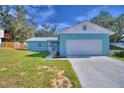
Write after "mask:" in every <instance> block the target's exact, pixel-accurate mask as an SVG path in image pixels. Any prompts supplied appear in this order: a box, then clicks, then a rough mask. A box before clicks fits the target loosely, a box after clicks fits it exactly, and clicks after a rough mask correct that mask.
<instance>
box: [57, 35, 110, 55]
mask: <svg viewBox="0 0 124 93" xmlns="http://www.w3.org/2000/svg"><path fill="white" fill-rule="evenodd" d="M73 39H76V40H78V39H88V40H90V39H92V40H93V39H95V40H96V39H101V40H102V45H103V46H102V47H103V55H104V56H108V55H109V35H108V34H87V33H83V34H78V33H75V34H60V36H59V41H60V55H61V57H66V40H73Z"/></svg>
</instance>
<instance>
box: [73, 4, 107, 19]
mask: <svg viewBox="0 0 124 93" xmlns="http://www.w3.org/2000/svg"><path fill="white" fill-rule="evenodd" d="M108 7H109V6H100V7H98V8H94V9H92V10H91V11H88V12H87V13H86V14H85V15H81V16H77V17H76V18H75V19H76V20H77V21H83V20H89V19H90V18H92V17H93V16H96V15H98V14H99V12H100V11H102V10H105V11H107V8H108Z"/></svg>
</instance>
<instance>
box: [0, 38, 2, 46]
mask: <svg viewBox="0 0 124 93" xmlns="http://www.w3.org/2000/svg"><path fill="white" fill-rule="evenodd" d="M1 43H2V40H1V38H0V46H1Z"/></svg>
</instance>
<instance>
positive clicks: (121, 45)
mask: <svg viewBox="0 0 124 93" xmlns="http://www.w3.org/2000/svg"><path fill="white" fill-rule="evenodd" d="M110 44H111V45H113V46H116V47H120V48H123V49H124V42H112V43H110Z"/></svg>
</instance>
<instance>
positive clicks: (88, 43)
mask: <svg viewBox="0 0 124 93" xmlns="http://www.w3.org/2000/svg"><path fill="white" fill-rule="evenodd" d="M111 34H114V33H113V32H112V31H110V30H108V29H106V28H103V27H101V26H98V25H96V24H93V23H91V22H89V21H83V22H81V23H78V24H76V25H74V26H72V27H69V28H67V29H65V30H64V31H63V32H61V33H60V34H59V36H58V39H57V37H56V38H51V37H42V38H36V37H35V38H31V39H29V40H27V41H28V49H29V50H38V51H44V50H49V48H48V47H51V49H52V48H55V51H58V52H59V53H60V56H61V57H67V56H97V55H104V56H108V55H109V35H111ZM53 42H55V45H56V46H52V43H53ZM40 43H41V45H40ZM49 43H50V46H49Z"/></svg>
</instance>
